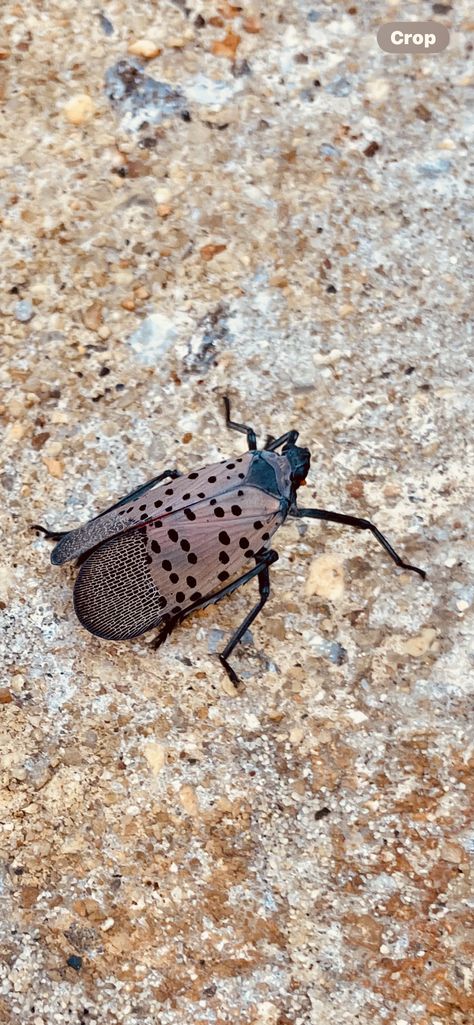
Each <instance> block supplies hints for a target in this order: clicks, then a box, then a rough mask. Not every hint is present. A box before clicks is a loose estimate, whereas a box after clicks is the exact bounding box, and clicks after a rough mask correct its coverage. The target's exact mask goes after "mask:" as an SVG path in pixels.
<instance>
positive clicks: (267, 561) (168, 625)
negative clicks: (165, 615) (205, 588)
mask: <svg viewBox="0 0 474 1025" xmlns="http://www.w3.org/2000/svg"><path fill="white" fill-rule="evenodd" d="M255 558H256V559H258V562H257V564H256V566H254V567H253V568H252V569H249V570H247V572H246V573H243V574H242V576H241V577H238V578H237V580H232V581H231V583H230V584H227V585H226V587H222V588H221V590H220V591H216V592H215V594H208V595H207V596H206V597H205V598H202V599H201V600H200V601H196V602H194V604H193V605H190V606H189V608H187V609H186V610H183V612H181V613H178V615H177V616H175V617H174V618H173V619H169V620H167V621H166V622H165V623H164V625H163V627H162V628H161V630H160V632H159V634H158V636H157V637H155V639H154V640H153V641H152V642H151V647H152V648H159V647H160V645H161V644H163V641H165V640H166V638H167V637H169V635H170V633H171V632H172V631H173V630H174V629H175V627H176V626H179V624H180V623H181V622H182V621H183V619H185V618H186V616H189V615H191V612H197V610H198V609H205V608H207V606H208V605H215V604H216V603H217V602H218V601H221V600H222V598H225V597H226V596H227V595H228V594H232V592H233V591H236V590H237V588H238V587H242V585H243V584H248V582H249V580H253V578H254V577H257V576H259V574H260V573H261V572H262V570H264V569H265V568H267V569H268V567H269V566H271V565H272V563H273V562H276V561H277V559H278V552H275V551H273V549H272V548H270V549H269V550H268V551H263V552H259V553H258V555H256V556H255ZM267 597H268V595H267ZM265 601H266V598H265ZM265 601H263V602H259V604H258V605H257V607H256V608H255V609H253V610H252V612H251V613H250V616H251V618H250V619H248V617H247V619H248V622H247V619H246V620H245V624H247V625H244V626H243V629H242V630H241V632H240V631H238V636H237V637H233V638H232V640H231V641H230V642H229V643H230V644H231V645H232V647H231V649H230V650H231V651H232V650H233V648H234V647H235V645H236V644H237V642H238V641H239V640H240V637H242V635H243V634H244V633H245V631H246V629H247V626H248V624H249V623H250V622H252V619H255V616H256V615H257V614H258V612H259V611H260V609H261V608H262V605H264V604H265ZM228 648H229V645H227V648H226V649H225V651H224V652H223V653H222V656H221V655H219V658H221V660H222V657H223V658H224V659H225V657H226V653H227V654H229V651H228ZM225 669H226V672H228V673H229V676H230V677H231V679H232V680H233V677H232V675H231V673H232V672H233V670H232V669H231V667H230V666H229V667H227V665H226V666H225ZM234 676H235V673H234ZM235 679H237V677H235ZM234 682H235V681H234Z"/></svg>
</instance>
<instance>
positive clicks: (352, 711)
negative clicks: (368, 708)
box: [346, 708, 369, 726]
mask: <svg viewBox="0 0 474 1025" xmlns="http://www.w3.org/2000/svg"><path fill="white" fill-rule="evenodd" d="M346 715H347V718H348V719H350V720H351V722H353V723H355V725H356V726H359V725H360V723H363V722H366V720H367V719H368V718H369V717H368V715H366V714H365V712H360V711H359V709H358V708H349V709H348V710H347V712H346Z"/></svg>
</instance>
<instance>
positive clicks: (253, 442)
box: [224, 395, 257, 452]
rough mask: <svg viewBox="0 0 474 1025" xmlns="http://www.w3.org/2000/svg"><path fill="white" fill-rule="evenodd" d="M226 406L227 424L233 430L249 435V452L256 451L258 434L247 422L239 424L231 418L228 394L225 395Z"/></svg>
mask: <svg viewBox="0 0 474 1025" xmlns="http://www.w3.org/2000/svg"><path fill="white" fill-rule="evenodd" d="M224 408H225V422H226V426H227V427H228V428H229V429H230V430H231V431H238V432H239V434H246V435H247V445H248V447H249V452H256V451H257V435H256V434H255V431H254V430H253V428H252V427H246V425H245V424H238V423H236V422H235V420H231V419H230V402H229V399H228V398H227V395H224Z"/></svg>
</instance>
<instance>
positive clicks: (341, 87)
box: [326, 77, 352, 96]
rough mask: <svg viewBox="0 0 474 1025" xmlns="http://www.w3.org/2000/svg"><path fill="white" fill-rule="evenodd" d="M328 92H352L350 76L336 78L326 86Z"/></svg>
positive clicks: (341, 94)
mask: <svg viewBox="0 0 474 1025" xmlns="http://www.w3.org/2000/svg"><path fill="white" fill-rule="evenodd" d="M326 92H327V93H331V95H332V96H349V93H351V92H352V85H351V83H350V82H349V79H348V78H342V77H341V78H334V79H333V81H332V82H330V83H329V85H327V86H326Z"/></svg>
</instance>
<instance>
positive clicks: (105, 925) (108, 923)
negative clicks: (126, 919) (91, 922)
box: [100, 918, 115, 932]
mask: <svg viewBox="0 0 474 1025" xmlns="http://www.w3.org/2000/svg"><path fill="white" fill-rule="evenodd" d="M114 925H115V918H106V919H105V922H102V925H101V927H100V928H101V931H102V932H109V930H110V929H112V927H113V926H114Z"/></svg>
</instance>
